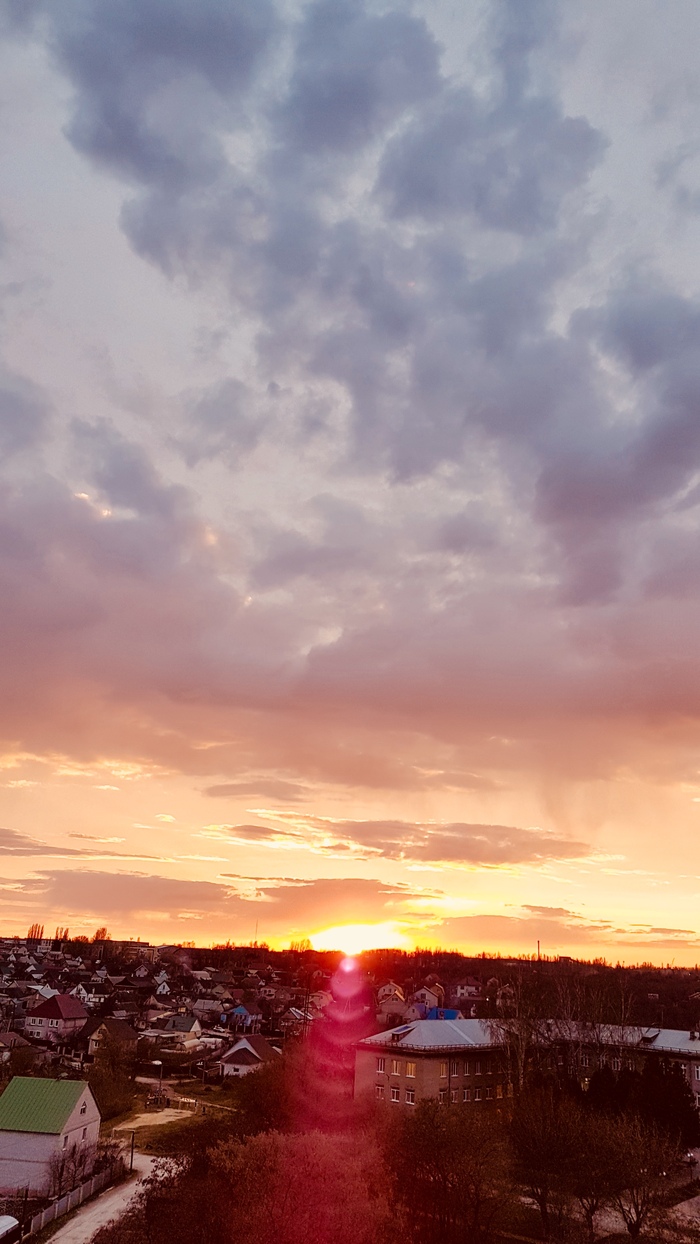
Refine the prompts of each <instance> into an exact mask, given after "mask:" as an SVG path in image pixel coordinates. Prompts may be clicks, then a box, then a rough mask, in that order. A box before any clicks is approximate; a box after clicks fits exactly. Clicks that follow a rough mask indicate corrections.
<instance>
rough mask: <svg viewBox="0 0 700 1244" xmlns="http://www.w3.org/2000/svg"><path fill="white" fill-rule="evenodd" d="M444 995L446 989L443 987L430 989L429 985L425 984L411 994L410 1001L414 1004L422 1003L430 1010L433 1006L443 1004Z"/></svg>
mask: <svg viewBox="0 0 700 1244" xmlns="http://www.w3.org/2000/svg"><path fill="white" fill-rule="evenodd" d="M443 996H444V991H443V990H442V989H440V990H438V989H430V988H429V987H428V986H427V985H423V986H421V988H420V989H416V992H415V993H412V994H411V997H410V999H409V1001H410V1002H411V1003H413V1005H414V1006H416V1005H417V1004H421V1005H422V1006H425V1007H427V1008H428V1010H430V1008H431V1007H432V1006H442V1001H443Z"/></svg>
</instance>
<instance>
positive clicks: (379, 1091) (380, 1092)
mask: <svg viewBox="0 0 700 1244" xmlns="http://www.w3.org/2000/svg"><path fill="white" fill-rule="evenodd" d="M374 1096H375V1097H376V1099H377V1101H384V1085H383V1084H375V1086H374Z"/></svg>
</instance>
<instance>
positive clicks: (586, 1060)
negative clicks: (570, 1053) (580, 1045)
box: [581, 1054, 591, 1067]
mask: <svg viewBox="0 0 700 1244" xmlns="http://www.w3.org/2000/svg"><path fill="white" fill-rule="evenodd" d="M590 1065H591V1058H590V1054H582V1055H581V1066H582V1067H590Z"/></svg>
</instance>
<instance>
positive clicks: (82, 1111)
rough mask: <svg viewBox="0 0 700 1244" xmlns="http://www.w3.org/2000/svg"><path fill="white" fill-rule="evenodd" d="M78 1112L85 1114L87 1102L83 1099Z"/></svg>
mask: <svg viewBox="0 0 700 1244" xmlns="http://www.w3.org/2000/svg"><path fill="white" fill-rule="evenodd" d="M80 1113H81V1114H87V1102H86V1101H84V1102H83V1104H82V1106H81V1107H80Z"/></svg>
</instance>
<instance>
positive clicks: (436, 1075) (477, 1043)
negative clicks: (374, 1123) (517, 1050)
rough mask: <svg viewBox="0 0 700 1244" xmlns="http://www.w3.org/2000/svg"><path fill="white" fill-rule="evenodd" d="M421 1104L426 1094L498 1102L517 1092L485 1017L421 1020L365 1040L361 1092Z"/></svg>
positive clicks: (358, 1076)
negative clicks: (483, 1018)
mask: <svg viewBox="0 0 700 1244" xmlns="http://www.w3.org/2000/svg"><path fill="white" fill-rule="evenodd" d="M367 1094H370V1095H373V1096H374V1097H375V1098H376V1099H377V1100H378V1101H388V1102H394V1103H396V1104H401V1105H405V1106H412V1105H415V1104H416V1102H418V1101H421V1100H422V1099H423V1098H425V1097H436V1098H437V1099H438V1101H442V1102H450V1103H452V1104H457V1103H459V1102H461V1103H465V1102H468V1103H473V1104H474V1105H475V1106H479V1105H481V1104H482V1103H483V1105H484V1106H485V1107H498V1105H499V1103H502V1102H503V1101H504V1100H506V1099H507V1098H508V1097H511V1096H512V1094H513V1088H512V1085H511V1084H510V1083H509V1080H508V1075H507V1072H506V1068H505V1060H504V1058H503V1055H502V1051H501V1049H500V1047H499V1045H498V1042H497V1040H495V1039H494V1036H493V1034H492V1033H491V1032H490V1031H489V1028H488V1025H487V1024H486V1023H484V1022H483V1021H482V1020H479V1019H445V1020H431V1019H425V1020H417V1021H416V1022H415V1023H413V1024H402V1025H401V1026H400V1027H399V1028H392V1029H390V1030H389V1031H388V1032H380V1033H377V1034H376V1035H375V1036H372V1037H366V1038H365V1039H364V1040H363V1041H360V1042H359V1043H358V1045H357V1049H356V1057H355V1096H356V1097H358V1096H363V1095H367Z"/></svg>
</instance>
